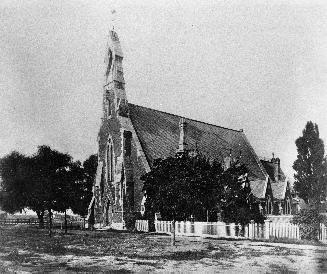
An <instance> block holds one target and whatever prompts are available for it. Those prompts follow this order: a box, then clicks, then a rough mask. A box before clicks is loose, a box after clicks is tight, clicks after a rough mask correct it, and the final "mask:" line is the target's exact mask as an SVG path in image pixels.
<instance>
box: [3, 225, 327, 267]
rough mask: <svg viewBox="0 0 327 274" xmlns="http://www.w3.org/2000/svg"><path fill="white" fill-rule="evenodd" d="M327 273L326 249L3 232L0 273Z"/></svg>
mask: <svg viewBox="0 0 327 274" xmlns="http://www.w3.org/2000/svg"><path fill="white" fill-rule="evenodd" d="M31 272H33V273H76V272H84V273H90V272H93V273H100V272H102V273H103V272H110V273H116V272H117V273H134V272H140V273H145V272H151V273H152V272H158V273H167V272H170V273H192V272H197V273H327V247H326V246H310V245H295V244H276V243H262V242H250V241H226V240H211V239H200V238H177V245H176V247H171V246H170V237H169V236H165V235H153V234H135V233H118V232H105V231H103V232H87V231H72V232H70V233H69V234H68V235H63V233H62V232H61V231H56V233H55V235H54V237H52V238H49V237H48V236H47V235H46V231H45V230H38V229H36V228H27V227H15V228H11V229H9V228H8V227H5V228H4V227H2V228H0V273H31Z"/></svg>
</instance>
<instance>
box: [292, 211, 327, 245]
mask: <svg viewBox="0 0 327 274" xmlns="http://www.w3.org/2000/svg"><path fill="white" fill-rule="evenodd" d="M324 222H325V218H324V217H323V216H322V215H321V214H319V209H318V208H316V207H314V206H311V207H308V208H307V209H302V210H301V211H300V212H299V213H297V214H296V215H295V216H294V217H293V219H292V223H294V224H297V225H299V227H300V236H301V239H305V240H318V239H319V238H318V237H319V224H320V223H324Z"/></svg>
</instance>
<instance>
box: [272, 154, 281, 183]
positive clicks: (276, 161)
mask: <svg viewBox="0 0 327 274" xmlns="http://www.w3.org/2000/svg"><path fill="white" fill-rule="evenodd" d="M271 163H273V164H274V178H273V179H274V181H278V180H279V169H280V159H279V158H275V155H274V153H273V157H272V159H271Z"/></svg>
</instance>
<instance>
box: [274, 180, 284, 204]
mask: <svg viewBox="0 0 327 274" xmlns="http://www.w3.org/2000/svg"><path fill="white" fill-rule="evenodd" d="M287 184H288V181H286V180H284V181H277V182H271V190H272V193H273V197H274V199H277V200H283V199H285V194H286V188H287Z"/></svg>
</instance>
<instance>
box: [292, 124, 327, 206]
mask: <svg viewBox="0 0 327 274" xmlns="http://www.w3.org/2000/svg"><path fill="white" fill-rule="evenodd" d="M302 134H303V135H302V136H300V137H299V138H298V139H296V141H295V144H296V146H297V152H298V155H297V159H296V160H295V162H294V164H293V169H294V170H295V171H296V173H295V174H294V178H295V183H294V189H295V191H297V193H298V195H299V197H301V198H302V199H303V200H304V201H305V202H306V203H308V204H316V205H318V204H320V202H321V201H325V199H326V182H327V180H326V166H327V165H326V159H325V158H324V153H325V149H324V143H323V140H322V139H320V138H319V129H318V125H317V124H314V123H313V122H311V121H309V122H307V124H306V126H305V128H304V130H303V131H302Z"/></svg>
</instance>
